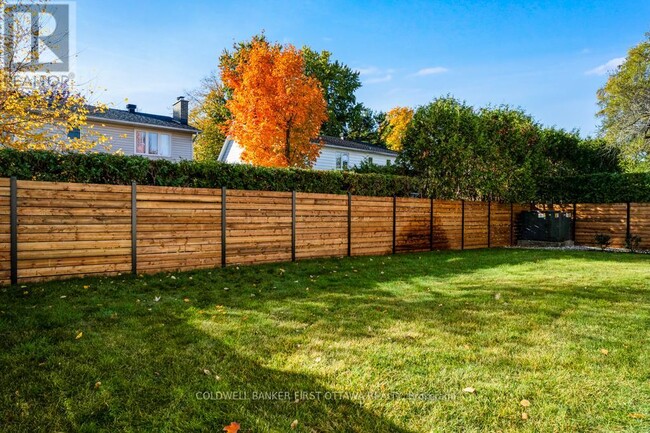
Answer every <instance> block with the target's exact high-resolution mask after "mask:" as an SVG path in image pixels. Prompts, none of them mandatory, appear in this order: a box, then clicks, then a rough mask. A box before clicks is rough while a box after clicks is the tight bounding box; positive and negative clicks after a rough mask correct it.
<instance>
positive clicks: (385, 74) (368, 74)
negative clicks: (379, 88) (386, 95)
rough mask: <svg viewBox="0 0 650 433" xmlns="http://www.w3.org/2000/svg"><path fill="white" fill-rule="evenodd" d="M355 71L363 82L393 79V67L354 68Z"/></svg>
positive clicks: (370, 82) (373, 82)
mask: <svg viewBox="0 0 650 433" xmlns="http://www.w3.org/2000/svg"><path fill="white" fill-rule="evenodd" d="M355 71H357V72H358V73H359V75H360V76H361V77H362V80H363V84H375V83H385V82H387V81H391V80H392V79H393V74H394V73H395V69H380V68H377V67H376V66H369V67H367V68H356V69H355Z"/></svg>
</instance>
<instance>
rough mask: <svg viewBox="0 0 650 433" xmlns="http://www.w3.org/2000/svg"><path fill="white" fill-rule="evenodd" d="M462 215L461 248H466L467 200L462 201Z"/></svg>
mask: <svg viewBox="0 0 650 433" xmlns="http://www.w3.org/2000/svg"><path fill="white" fill-rule="evenodd" d="M460 206H461V215H460V249H461V250H464V249H465V200H461V201H460Z"/></svg>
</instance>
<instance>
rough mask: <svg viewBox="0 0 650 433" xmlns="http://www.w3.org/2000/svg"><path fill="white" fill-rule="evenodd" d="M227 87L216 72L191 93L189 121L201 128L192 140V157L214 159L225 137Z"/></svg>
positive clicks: (203, 159)
mask: <svg viewBox="0 0 650 433" xmlns="http://www.w3.org/2000/svg"><path fill="white" fill-rule="evenodd" d="M227 95H228V89H226V87H225V86H223V85H222V84H221V82H220V81H219V79H218V77H217V75H216V74H214V75H212V76H210V77H208V78H206V79H205V80H203V83H202V85H201V88H200V89H198V90H197V91H195V92H193V93H192V95H191V101H192V108H191V110H190V123H191V124H192V125H194V126H196V127H197V128H198V129H200V130H201V133H200V134H199V135H198V136H197V137H196V139H195V140H194V158H195V159H197V160H199V161H216V160H217V159H218V158H219V152H221V148H222V147H223V143H224V141H225V139H226V136H225V134H224V132H223V131H224V128H225V124H226V122H227V121H228V119H229V118H230V112H229V111H228V108H226V101H227Z"/></svg>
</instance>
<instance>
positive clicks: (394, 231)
mask: <svg viewBox="0 0 650 433" xmlns="http://www.w3.org/2000/svg"><path fill="white" fill-rule="evenodd" d="M396 251H397V196H395V195H394V196H393V254H395V252H396Z"/></svg>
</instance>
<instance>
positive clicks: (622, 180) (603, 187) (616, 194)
mask: <svg viewBox="0 0 650 433" xmlns="http://www.w3.org/2000/svg"><path fill="white" fill-rule="evenodd" d="M537 188H538V190H537V191H538V192H537V195H538V200H539V201H540V202H544V203H546V202H553V203H625V202H635V203H644V202H646V203H647V202H650V173H598V174H590V175H583V176H572V177H558V178H545V179H539V180H538V182H537Z"/></svg>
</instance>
